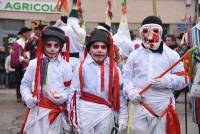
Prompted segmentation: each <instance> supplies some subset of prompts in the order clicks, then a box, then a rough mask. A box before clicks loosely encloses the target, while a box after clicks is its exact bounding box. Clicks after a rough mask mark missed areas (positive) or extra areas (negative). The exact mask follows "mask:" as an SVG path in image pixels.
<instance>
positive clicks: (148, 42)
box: [140, 24, 163, 50]
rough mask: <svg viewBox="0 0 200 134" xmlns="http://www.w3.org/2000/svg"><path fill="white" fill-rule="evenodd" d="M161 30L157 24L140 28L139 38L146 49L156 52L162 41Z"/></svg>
mask: <svg viewBox="0 0 200 134" xmlns="http://www.w3.org/2000/svg"><path fill="white" fill-rule="evenodd" d="M162 32H163V29H162V27H161V26H160V25H158V24H145V25H143V26H142V27H141V28H140V36H141V39H142V42H143V44H144V46H145V47H146V48H150V49H153V50H157V49H158V48H159V46H160V43H161V41H162Z"/></svg>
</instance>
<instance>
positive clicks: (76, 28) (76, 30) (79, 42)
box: [59, 17, 86, 70]
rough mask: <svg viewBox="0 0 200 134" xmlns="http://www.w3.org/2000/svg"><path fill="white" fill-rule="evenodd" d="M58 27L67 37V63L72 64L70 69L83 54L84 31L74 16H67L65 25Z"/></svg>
mask: <svg viewBox="0 0 200 134" xmlns="http://www.w3.org/2000/svg"><path fill="white" fill-rule="evenodd" d="M59 28H60V29H62V30H63V31H64V32H65V35H66V36H68V37H69V40H70V50H69V52H70V58H69V63H70V64H71V65H72V69H73V70H74V69H75V67H76V66H77V65H78V64H79V63H80V60H82V59H83V56H84V55H83V54H84V41H85V37H86V31H85V29H83V28H81V27H80V25H79V19H78V18H76V17H69V18H68V20H67V25H63V26H60V27H59Z"/></svg>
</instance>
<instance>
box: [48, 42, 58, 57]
mask: <svg viewBox="0 0 200 134" xmlns="http://www.w3.org/2000/svg"><path fill="white" fill-rule="evenodd" d="M60 47H61V45H60V44H59V43H58V42H57V41H48V42H46V44H45V46H44V51H45V53H46V55H47V56H48V57H49V58H54V57H56V56H57V55H58V54H59V52H60Z"/></svg>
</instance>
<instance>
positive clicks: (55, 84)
mask: <svg viewBox="0 0 200 134" xmlns="http://www.w3.org/2000/svg"><path fill="white" fill-rule="evenodd" d="M36 63H37V60H36V59H33V60H31V61H30V63H29V66H28V67H27V70H26V72H25V74H24V77H23V79H22V81H21V87H20V89H21V95H22V98H23V100H24V101H25V102H26V104H27V103H28V102H27V101H29V100H28V99H27V97H28V96H32V93H33V92H34V91H33V90H34V84H35V83H34V81H35V78H34V76H35V72H36ZM71 78H72V70H71V67H70V65H69V64H68V63H67V62H66V61H65V60H64V59H62V58H61V56H58V58H56V59H51V60H50V61H49V63H48V71H47V77H46V81H47V84H46V86H43V89H42V93H41V94H42V96H41V98H40V99H41V104H39V105H40V107H39V108H38V106H33V107H31V105H28V104H27V106H28V107H29V108H30V112H29V115H28V118H27V121H26V125H25V128H24V133H27V134H60V133H63V132H65V133H69V132H70V126H69V123H67V120H66V115H65V114H64V113H65V110H66V109H59V108H61V105H63V103H65V102H66V101H67V98H68V92H69V84H70V81H71ZM53 90H55V91H56V93H57V94H59V95H62V99H60V100H59V99H58V101H57V102H56V101H55V100H52V98H49V96H48V95H47V91H51V92H54V91H53ZM42 99H45V100H48V104H49V105H50V103H51V105H53V106H45V105H46V103H45V102H43V100H42ZM53 101H54V102H53ZM43 105H44V106H43ZM63 108H65V107H63ZM38 110H39V111H38ZM53 113H54V114H55V113H57V116H55V117H56V119H54V120H51V119H50V117H51V115H52V114H53ZM50 120H51V121H52V123H50Z"/></svg>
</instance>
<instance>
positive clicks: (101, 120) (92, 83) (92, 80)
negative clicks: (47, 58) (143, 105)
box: [70, 55, 128, 134]
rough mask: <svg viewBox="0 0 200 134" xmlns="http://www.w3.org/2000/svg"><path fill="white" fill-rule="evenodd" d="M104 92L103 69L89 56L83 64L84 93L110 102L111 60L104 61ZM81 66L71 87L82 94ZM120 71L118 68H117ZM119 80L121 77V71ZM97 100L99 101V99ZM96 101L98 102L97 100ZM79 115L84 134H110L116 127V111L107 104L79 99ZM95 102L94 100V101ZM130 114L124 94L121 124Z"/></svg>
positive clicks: (120, 116)
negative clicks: (102, 87) (102, 84)
mask: <svg viewBox="0 0 200 134" xmlns="http://www.w3.org/2000/svg"><path fill="white" fill-rule="evenodd" d="M103 64H104V91H101V67H100V66H99V65H98V64H96V63H95V61H94V60H93V58H92V57H91V56H90V55H88V56H87V57H86V59H85V61H84V63H83V64H82V75H83V76H82V78H83V81H84V87H83V91H84V92H86V93H89V94H92V95H95V96H97V97H98V98H99V97H100V98H101V99H103V100H104V101H105V102H107V103H108V104H110V102H109V101H108V89H109V88H108V85H109V58H108V57H107V58H106V59H105V60H104V63H103ZM79 68H80V67H79V66H78V67H77V69H76V70H75V74H74V77H73V79H72V84H71V86H70V88H71V90H72V91H75V90H76V92H77V94H78V96H80V95H81V93H80V79H79V75H80V74H79ZM117 69H118V68H117ZM118 71H119V78H120V83H121V82H122V81H121V76H120V70H119V69H118ZM98 98H97V99H98ZM97 99H96V100H97ZM77 100H78V102H77V107H78V108H77V113H78V126H79V127H80V130H81V133H83V134H110V133H111V130H112V128H113V127H114V111H113V110H112V108H110V107H108V106H107V105H106V104H98V103H95V102H90V101H86V100H84V98H82V99H81V98H80V99H77ZM93 100H94V99H93ZM127 118H128V113H127V106H126V101H125V99H124V97H123V96H122V94H120V112H119V122H120V121H122V120H125V121H127Z"/></svg>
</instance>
